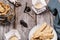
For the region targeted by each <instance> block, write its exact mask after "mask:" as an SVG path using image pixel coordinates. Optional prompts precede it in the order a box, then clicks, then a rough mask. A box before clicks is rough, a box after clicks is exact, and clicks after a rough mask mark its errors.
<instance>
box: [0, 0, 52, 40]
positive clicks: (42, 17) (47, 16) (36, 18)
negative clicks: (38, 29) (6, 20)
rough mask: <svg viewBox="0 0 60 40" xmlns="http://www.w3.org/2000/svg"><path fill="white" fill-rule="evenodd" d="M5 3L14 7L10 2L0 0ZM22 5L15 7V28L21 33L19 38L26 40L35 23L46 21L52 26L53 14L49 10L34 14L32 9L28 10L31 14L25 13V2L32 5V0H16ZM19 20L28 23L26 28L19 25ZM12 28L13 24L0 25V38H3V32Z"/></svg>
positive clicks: (2, 39)
mask: <svg viewBox="0 0 60 40" xmlns="http://www.w3.org/2000/svg"><path fill="white" fill-rule="evenodd" d="M0 1H1V2H4V3H6V4H9V5H10V6H11V8H14V7H13V5H12V4H10V3H9V2H8V1H7V0H0ZM18 1H19V2H20V3H21V4H22V6H21V7H17V8H16V16H17V18H16V24H17V26H16V29H17V30H18V31H19V33H20V35H21V40H28V35H29V31H30V30H31V28H33V27H34V26H35V25H37V24H40V25H41V24H42V23H43V22H47V23H48V24H49V25H51V26H53V15H52V14H51V12H50V11H45V12H44V13H42V14H39V15H36V14H35V12H34V11H33V10H31V11H30V12H29V14H30V15H31V16H32V17H33V18H32V17H31V16H29V15H28V14H27V13H24V12H23V11H24V8H25V4H26V2H27V3H28V6H30V7H31V6H32V0H18ZM20 20H24V21H25V22H26V23H27V24H28V28H25V27H23V26H22V25H20ZM11 29H13V25H12V24H11V25H10V26H0V40H4V34H5V33H7V32H8V31H10V30H11Z"/></svg>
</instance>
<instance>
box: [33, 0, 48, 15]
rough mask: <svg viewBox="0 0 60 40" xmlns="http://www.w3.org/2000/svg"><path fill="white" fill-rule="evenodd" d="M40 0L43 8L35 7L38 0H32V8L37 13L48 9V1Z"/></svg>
mask: <svg viewBox="0 0 60 40" xmlns="http://www.w3.org/2000/svg"><path fill="white" fill-rule="evenodd" d="M38 1H40V3H41V4H42V5H41V8H39V9H38V10H37V9H36V8H35V7H34V5H35V4H36V3H37V0H32V9H33V11H34V12H35V13H36V14H40V13H42V12H44V11H45V10H46V6H47V3H46V2H45V0H38Z"/></svg>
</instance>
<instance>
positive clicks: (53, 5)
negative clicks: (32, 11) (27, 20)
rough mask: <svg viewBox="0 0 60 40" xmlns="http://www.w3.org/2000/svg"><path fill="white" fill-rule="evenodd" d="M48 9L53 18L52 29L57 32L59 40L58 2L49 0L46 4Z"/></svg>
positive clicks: (59, 7)
mask: <svg viewBox="0 0 60 40" xmlns="http://www.w3.org/2000/svg"><path fill="white" fill-rule="evenodd" d="M48 8H49V9H50V11H51V12H52V14H53V15H54V16H55V19H54V20H53V21H54V28H55V30H56V32H57V35H58V38H60V3H59V1H58V0H50V1H49V3H48Z"/></svg>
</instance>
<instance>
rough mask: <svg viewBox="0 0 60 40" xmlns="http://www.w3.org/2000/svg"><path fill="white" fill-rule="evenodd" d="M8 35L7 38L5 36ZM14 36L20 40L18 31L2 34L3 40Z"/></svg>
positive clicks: (13, 30)
mask: <svg viewBox="0 0 60 40" xmlns="http://www.w3.org/2000/svg"><path fill="white" fill-rule="evenodd" d="M7 35H8V36H7ZM14 35H15V36H16V37H17V38H18V39H19V40H20V39H21V35H20V34H19V32H18V30H16V29H12V30H10V31H9V32H8V33H5V34H4V37H5V39H4V40H9V38H11V37H12V36H14Z"/></svg>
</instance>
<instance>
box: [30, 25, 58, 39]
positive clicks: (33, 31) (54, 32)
mask: <svg viewBox="0 0 60 40" xmlns="http://www.w3.org/2000/svg"><path fill="white" fill-rule="evenodd" d="M39 27H40V25H37V26H35V27H33V28H32V29H31V31H30V33H29V40H30V39H31V37H32V35H33V33H35V31H36V30H37V29H38V28H39ZM53 34H54V37H53V39H51V40H57V33H56V31H55V30H54V29H53Z"/></svg>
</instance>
